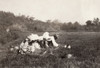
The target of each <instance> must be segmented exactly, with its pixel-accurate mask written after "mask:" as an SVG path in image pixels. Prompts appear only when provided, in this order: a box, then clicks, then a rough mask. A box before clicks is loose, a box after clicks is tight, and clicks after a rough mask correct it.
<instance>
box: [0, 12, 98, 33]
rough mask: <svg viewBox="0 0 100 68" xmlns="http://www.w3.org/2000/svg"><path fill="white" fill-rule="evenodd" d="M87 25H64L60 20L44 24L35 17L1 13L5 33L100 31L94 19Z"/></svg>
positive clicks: (96, 20)
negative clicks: (9, 31) (8, 30)
mask: <svg viewBox="0 0 100 68" xmlns="http://www.w3.org/2000/svg"><path fill="white" fill-rule="evenodd" d="M85 23H86V24H85V25H81V24H80V22H78V21H76V22H74V23H72V22H67V23H66V22H65V23H62V22H60V21H59V20H53V21H51V20H47V21H46V22H43V21H41V20H38V19H35V18H34V17H30V16H25V15H18V16H17V15H14V14H13V13H11V12H4V11H0V30H1V32H0V33H2V32H5V30H6V29H10V30H12V31H15V30H16V31H18V30H20V31H32V32H34V31H37V32H41V31H67V32H71V31H74V32H77V31H100V20H99V18H94V20H87V21H86V22H85Z"/></svg>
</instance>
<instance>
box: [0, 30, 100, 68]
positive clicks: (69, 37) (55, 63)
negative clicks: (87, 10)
mask: <svg viewBox="0 0 100 68" xmlns="http://www.w3.org/2000/svg"><path fill="white" fill-rule="evenodd" d="M57 33H58V32H57ZM38 34H39V35H41V34H42V33H38ZM51 34H54V32H53V33H51ZM58 34H59V39H58V40H57V43H59V44H60V45H62V46H63V45H65V44H70V45H71V46H72V49H71V50H68V49H65V48H59V49H58V50H55V51H53V53H54V54H53V55H51V54H49V53H47V54H46V55H44V56H37V55H35V56H34V55H20V54H19V55H17V54H16V53H10V52H7V51H4V52H3V51H2V52H1V53H0V55H1V56H0V60H1V61H0V68H100V32H60V33H58ZM21 39H22V38H21ZM21 39H18V40H16V41H13V42H14V43H13V42H10V43H8V45H11V44H13V45H18V44H19V43H20V40H21ZM17 42H18V43H17ZM6 46H7V44H6V45H5V48H4V49H7V48H6ZM2 49H3V48H2ZM69 53H70V54H72V57H71V58H67V54H69Z"/></svg>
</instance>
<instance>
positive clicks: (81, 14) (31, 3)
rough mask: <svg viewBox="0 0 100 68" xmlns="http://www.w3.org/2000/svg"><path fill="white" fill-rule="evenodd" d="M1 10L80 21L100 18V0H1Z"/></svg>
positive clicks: (42, 18) (37, 17)
mask: <svg viewBox="0 0 100 68" xmlns="http://www.w3.org/2000/svg"><path fill="white" fill-rule="evenodd" d="M0 10H1V11H6V12H8V11H10V12H13V13H14V14H17V15H18V14H23V15H29V16H33V17H35V19H39V20H42V21H46V20H48V19H49V20H54V19H58V20H60V21H61V22H69V21H71V22H75V21H78V22H80V23H81V24H84V23H85V21H86V20H88V19H90V20H92V19H93V18H94V17H98V18H100V0H0Z"/></svg>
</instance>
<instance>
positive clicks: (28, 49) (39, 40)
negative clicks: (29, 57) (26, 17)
mask: <svg viewBox="0 0 100 68" xmlns="http://www.w3.org/2000/svg"><path fill="white" fill-rule="evenodd" d="M57 38H58V36H57V35H56V34H55V35H53V36H50V35H49V32H45V33H44V34H43V35H42V36H39V35H37V34H31V35H29V36H27V38H26V39H25V40H23V41H22V43H21V44H20V46H19V52H20V53H21V54H25V53H34V52H35V51H37V50H41V49H42V48H48V47H58V46H59V45H58V44H57V43H56V39H57Z"/></svg>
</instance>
